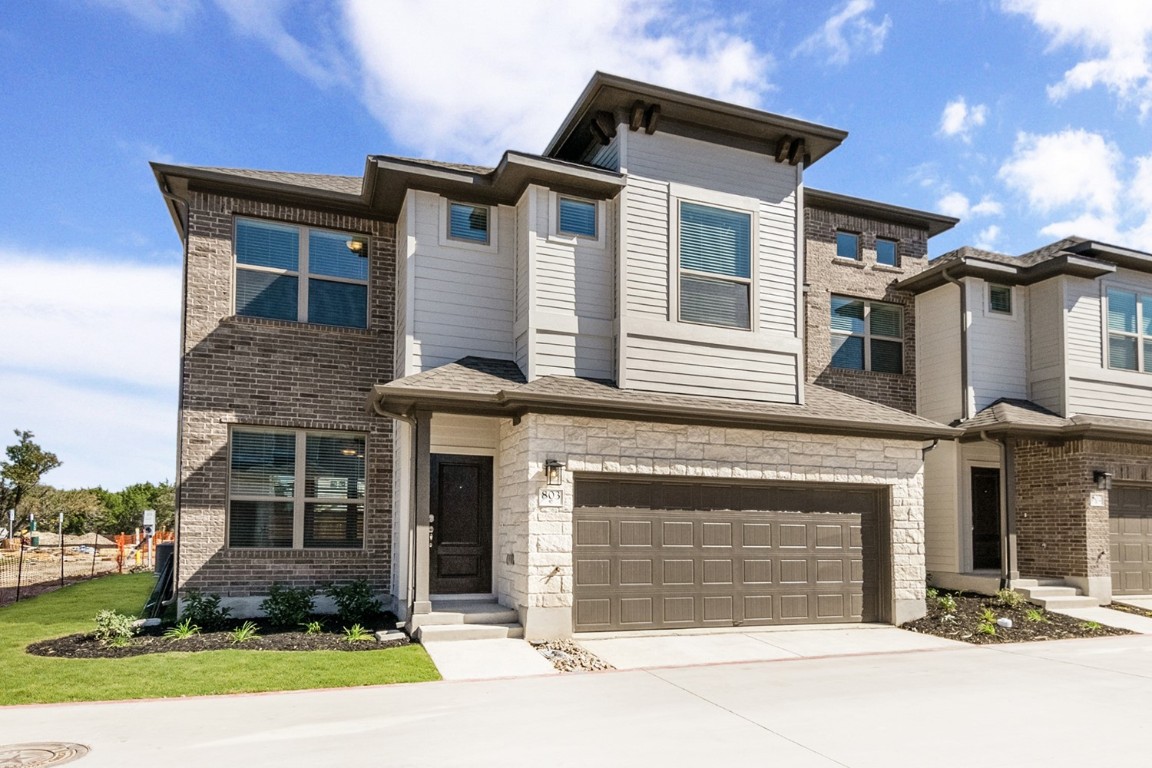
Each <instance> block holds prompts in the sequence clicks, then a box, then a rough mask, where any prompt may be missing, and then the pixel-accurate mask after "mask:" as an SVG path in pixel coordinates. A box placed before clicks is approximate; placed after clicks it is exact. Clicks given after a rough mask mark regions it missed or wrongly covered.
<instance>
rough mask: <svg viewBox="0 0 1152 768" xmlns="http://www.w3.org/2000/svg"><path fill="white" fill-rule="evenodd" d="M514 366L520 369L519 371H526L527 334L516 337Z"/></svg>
mask: <svg viewBox="0 0 1152 768" xmlns="http://www.w3.org/2000/svg"><path fill="white" fill-rule="evenodd" d="M516 365H518V366H519V367H520V371H521V372H524V371H527V370H528V332H527V331H525V332H524V333H522V334H520V335H519V336H517V337H516Z"/></svg>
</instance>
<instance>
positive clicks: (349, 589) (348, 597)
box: [324, 580, 384, 625]
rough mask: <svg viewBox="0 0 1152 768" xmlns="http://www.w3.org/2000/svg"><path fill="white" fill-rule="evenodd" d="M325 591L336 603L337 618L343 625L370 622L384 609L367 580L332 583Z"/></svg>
mask: <svg viewBox="0 0 1152 768" xmlns="http://www.w3.org/2000/svg"><path fill="white" fill-rule="evenodd" d="M324 593H325V594H326V595H328V597H330V598H332V602H334V603H336V618H337V620H338V621H339V622H340V623H341V624H342V625H343V624H369V623H371V622H372V621H373V620H374V619H376V618H377V617H379V616H380V614H381V613H382V612H383V611H384V606H383V605H382V604H381V603H380V601H379V600H377V599H376V598H374V597H372V587H371V586H370V585H369V584H368V582H367V581H363V580H361V581H353V582H350V583H348V584H343V585H336V584H330V585H328V587H327V589H325V590H324Z"/></svg>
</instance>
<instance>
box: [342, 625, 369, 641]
mask: <svg viewBox="0 0 1152 768" xmlns="http://www.w3.org/2000/svg"><path fill="white" fill-rule="evenodd" d="M344 639H345V640H347V641H348V642H350V643H358V642H361V641H363V640H371V639H372V632H371V631H370V630H367V629H364V627H362V626H360V625H359V624H353V625H352V626H350V627H344Z"/></svg>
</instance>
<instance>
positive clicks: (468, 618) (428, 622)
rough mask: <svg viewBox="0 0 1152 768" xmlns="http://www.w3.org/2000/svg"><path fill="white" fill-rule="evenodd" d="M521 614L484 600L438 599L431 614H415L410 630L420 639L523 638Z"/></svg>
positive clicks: (414, 636) (416, 638)
mask: <svg viewBox="0 0 1152 768" xmlns="http://www.w3.org/2000/svg"><path fill="white" fill-rule="evenodd" d="M519 619H520V615H519V614H518V613H517V612H516V611H515V610H513V609H512V608H505V607H504V606H502V605H499V604H498V603H496V602H491V601H482V600H435V601H433V603H432V612H431V613H418V614H414V615H413V616H412V617H411V618H409V619H408V627H407V628H408V632H409V634H411V635H412V638H413V639H414V640H416V641H418V642H421V643H423V642H427V641H432V640H435V641H439V640H492V639H500V638H506V637H523V636H524V627H522V626H521V625H520V621H519Z"/></svg>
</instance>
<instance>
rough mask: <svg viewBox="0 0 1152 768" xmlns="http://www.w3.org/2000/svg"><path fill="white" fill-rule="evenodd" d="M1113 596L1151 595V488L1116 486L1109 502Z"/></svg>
mask: <svg viewBox="0 0 1152 768" xmlns="http://www.w3.org/2000/svg"><path fill="white" fill-rule="evenodd" d="M1108 507H1109V520H1108V531H1109V538H1110V539H1111V544H1112V547H1111V549H1112V594H1114V595H1150V594H1152V487H1150V486H1140V485H1117V486H1114V487H1113V488H1112V492H1111V493H1110V494H1109V499H1108Z"/></svg>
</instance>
